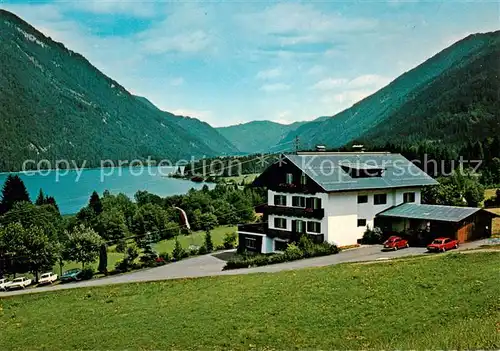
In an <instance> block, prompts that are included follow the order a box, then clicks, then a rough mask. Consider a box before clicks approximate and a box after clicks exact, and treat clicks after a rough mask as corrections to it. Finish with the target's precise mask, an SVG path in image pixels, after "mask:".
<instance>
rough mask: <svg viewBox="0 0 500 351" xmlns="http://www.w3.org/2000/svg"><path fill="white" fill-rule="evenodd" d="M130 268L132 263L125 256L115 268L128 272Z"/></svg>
mask: <svg viewBox="0 0 500 351" xmlns="http://www.w3.org/2000/svg"><path fill="white" fill-rule="evenodd" d="M129 269H130V264H129V261H128V260H127V258H124V259H122V260H120V261H118V262H116V264H115V270H117V271H118V272H128V270H129Z"/></svg>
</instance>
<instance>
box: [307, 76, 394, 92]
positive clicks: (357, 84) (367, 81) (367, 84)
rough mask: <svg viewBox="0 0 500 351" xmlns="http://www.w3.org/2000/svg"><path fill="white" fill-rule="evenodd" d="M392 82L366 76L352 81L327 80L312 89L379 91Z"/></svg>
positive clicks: (341, 79) (384, 78) (382, 77)
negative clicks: (367, 89)
mask: <svg viewBox="0 0 500 351" xmlns="http://www.w3.org/2000/svg"><path fill="white" fill-rule="evenodd" d="M390 81H391V79H390V78H388V77H384V76H381V75H378V74H365V75H362V76H358V77H356V78H353V79H351V80H349V79H346V78H326V79H322V80H320V81H318V82H317V83H315V84H314V85H313V86H311V89H313V90H335V89H338V88H342V89H364V88H370V89H373V90H378V89H380V88H382V87H384V86H385V85H387V84H388V83H389V82H390Z"/></svg>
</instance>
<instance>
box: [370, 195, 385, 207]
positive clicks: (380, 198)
mask: <svg viewBox="0 0 500 351" xmlns="http://www.w3.org/2000/svg"><path fill="white" fill-rule="evenodd" d="M373 202H374V203H375V205H385V204H386V203H387V194H375V195H374V196H373Z"/></svg>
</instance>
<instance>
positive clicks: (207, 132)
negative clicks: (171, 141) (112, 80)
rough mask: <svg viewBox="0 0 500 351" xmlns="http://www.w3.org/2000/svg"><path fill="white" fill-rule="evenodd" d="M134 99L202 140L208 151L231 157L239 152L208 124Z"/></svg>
mask: <svg viewBox="0 0 500 351" xmlns="http://www.w3.org/2000/svg"><path fill="white" fill-rule="evenodd" d="M136 98H137V99H138V100H139V101H141V102H142V103H144V104H145V105H146V106H148V107H149V108H151V109H154V110H155V111H160V112H161V113H162V114H163V115H164V117H165V119H167V120H168V121H169V122H171V123H175V124H177V125H178V126H179V127H181V128H183V129H184V130H186V131H189V133H190V134H193V135H195V136H196V137H197V138H198V139H200V140H202V141H203V142H204V143H205V144H206V145H207V146H208V147H209V148H210V149H212V150H215V151H217V153H218V154H220V155H232V154H237V153H238V152H239V150H238V149H237V148H236V147H235V146H234V145H233V144H232V143H231V142H230V141H229V140H227V139H226V138H224V137H223V136H222V135H221V134H220V133H219V132H218V131H217V130H216V129H215V128H213V127H212V126H211V125H210V124H208V123H206V122H203V121H200V120H199V119H196V118H192V117H187V116H178V115H174V114H172V113H170V112H166V111H162V110H160V109H159V108H158V107H156V106H155V105H154V104H153V103H152V102H151V101H149V100H148V99H147V98H145V97H142V96H137V97H136Z"/></svg>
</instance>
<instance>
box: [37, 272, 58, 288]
mask: <svg viewBox="0 0 500 351" xmlns="http://www.w3.org/2000/svg"><path fill="white" fill-rule="evenodd" d="M56 280H57V274H55V273H52V272H50V273H43V274H42V275H41V276H40V279H38V285H45V284H52V283H53V282H55V281H56Z"/></svg>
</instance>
